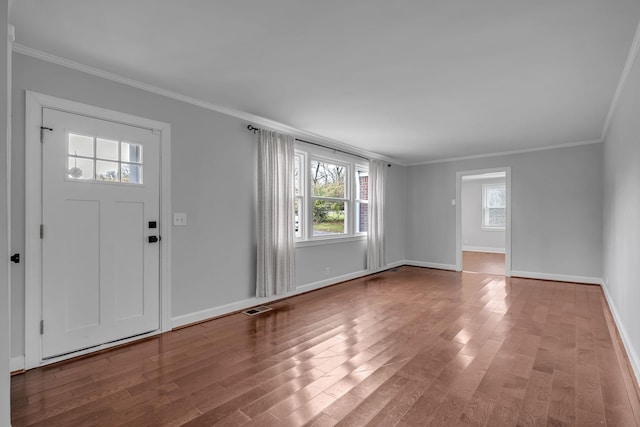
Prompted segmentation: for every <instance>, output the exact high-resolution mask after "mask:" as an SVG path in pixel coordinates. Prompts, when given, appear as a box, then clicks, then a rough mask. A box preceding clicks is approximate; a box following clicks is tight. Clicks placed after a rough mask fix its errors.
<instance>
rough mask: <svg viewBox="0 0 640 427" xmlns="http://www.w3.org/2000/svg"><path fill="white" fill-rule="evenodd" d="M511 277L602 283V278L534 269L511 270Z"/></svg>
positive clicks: (591, 283) (590, 283) (592, 283)
mask: <svg viewBox="0 0 640 427" xmlns="http://www.w3.org/2000/svg"><path fill="white" fill-rule="evenodd" d="M511 277H522V278H525V279H540V280H553V281H556V282H571V283H587V284H589V285H602V278H600V277H590V276H571V275H566V274H551V273H538V272H534V271H519V270H511Z"/></svg>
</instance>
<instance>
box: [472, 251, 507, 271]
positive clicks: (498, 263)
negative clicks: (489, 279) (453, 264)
mask: <svg viewBox="0 0 640 427" xmlns="http://www.w3.org/2000/svg"><path fill="white" fill-rule="evenodd" d="M462 270H463V271H468V272H472V273H484V274H499V275H501V276H504V254H492V253H487V252H469V251H464V252H462Z"/></svg>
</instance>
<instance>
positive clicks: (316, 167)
mask: <svg viewBox="0 0 640 427" xmlns="http://www.w3.org/2000/svg"><path fill="white" fill-rule="evenodd" d="M346 173H347V168H346V167H345V166H340V165H335V164H331V163H326V162H322V161H318V160H314V161H312V162H311V187H312V188H311V191H312V193H313V195H314V196H321V197H338V198H344V195H345V174H346Z"/></svg>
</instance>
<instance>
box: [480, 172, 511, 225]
mask: <svg viewBox="0 0 640 427" xmlns="http://www.w3.org/2000/svg"><path fill="white" fill-rule="evenodd" d="M506 200H507V191H506V186H505V184H504V183H500V184H483V185H482V228H483V229H487V230H504V229H505V226H506V220H507V217H506V212H507V209H506Z"/></svg>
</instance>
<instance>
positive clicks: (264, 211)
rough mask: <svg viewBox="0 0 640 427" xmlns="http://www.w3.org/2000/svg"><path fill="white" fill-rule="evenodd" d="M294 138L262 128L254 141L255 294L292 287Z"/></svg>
mask: <svg viewBox="0 0 640 427" xmlns="http://www.w3.org/2000/svg"><path fill="white" fill-rule="evenodd" d="M294 157H295V152H294V138H293V137H292V136H289V135H283V134H279V133H276V132H274V131H270V130H266V129H262V130H260V133H259V140H258V218H257V223H258V224H257V231H258V259H257V275H256V296H258V297H270V296H273V295H283V294H286V293H287V292H290V291H293V290H294V289H295V228H294V197H295V194H294V181H293V180H294V176H293V174H294V170H293V169H294Z"/></svg>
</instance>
